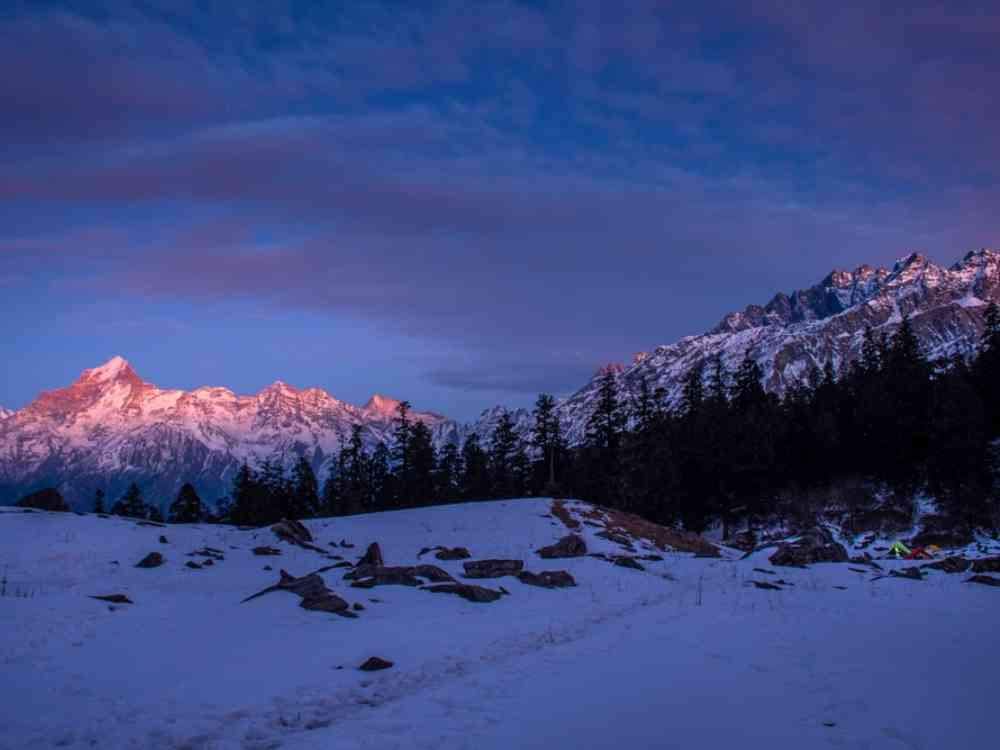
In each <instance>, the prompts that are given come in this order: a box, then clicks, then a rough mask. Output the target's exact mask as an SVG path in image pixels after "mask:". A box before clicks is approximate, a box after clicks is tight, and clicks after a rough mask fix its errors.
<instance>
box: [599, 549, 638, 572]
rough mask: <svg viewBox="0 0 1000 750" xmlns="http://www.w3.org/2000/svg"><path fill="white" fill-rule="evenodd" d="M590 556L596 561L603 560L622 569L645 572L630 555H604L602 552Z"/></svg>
mask: <svg viewBox="0 0 1000 750" xmlns="http://www.w3.org/2000/svg"><path fill="white" fill-rule="evenodd" d="M590 556H591V557H596V558H597V559H598V560H605V561H607V562H609V563H613V564H615V565H618V566H619V567H622V568H631V569H632V570H645V568H644V567H643V566H642V564H641V563H640V562H639V561H638V560H636V559H635V558H634V557H632V556H631V555H606V554H604V553H603V552H595V553H592V554H591V555H590Z"/></svg>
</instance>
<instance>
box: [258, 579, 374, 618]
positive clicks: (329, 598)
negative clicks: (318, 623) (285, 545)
mask: <svg viewBox="0 0 1000 750" xmlns="http://www.w3.org/2000/svg"><path fill="white" fill-rule="evenodd" d="M280 575H281V579H280V580H279V581H278V582H277V583H276V584H274V585H273V586H268V587H267V588H266V589H264V590H262V591H258V592H257V593H256V594H252V595H250V596H248V597H247V598H246V599H244V600H243V601H242V602H240V604H243V603H245V602H248V601H250V600H252V599H256V598H257V597H259V596H264V595H265V594H270V593H272V592H274V591H290V592H292V593H293V594H297V595H298V596H299V597H301V599H302V601H301V602H299V606H300V607H302V608H303V609H308V610H315V611H320V612H331V613H333V614H335V615H340V616H341V617H357V615H356V614H354V612H352V611H351V609H350V605H349V604H348V603H347V602H346V601H345V600H343V599H341V598H340V597H339V596H337V595H336V594H335V593H333V592H332V591H330V589H328V588H327V587H326V583H325V582H324V581H323V578H322V576H320V575H319V574H318V573H310V574H309V575H305V576H301V577H298V578H296V577H295V576H292V575H289V574H288V573H287V572H286V571H284V570H282V571H280Z"/></svg>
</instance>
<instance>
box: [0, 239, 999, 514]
mask: <svg viewBox="0 0 1000 750" xmlns="http://www.w3.org/2000/svg"><path fill="white" fill-rule="evenodd" d="M990 301H997V302H1000V253H997V252H996V251H991V250H981V251H978V252H973V253H969V254H968V255H966V256H965V258H963V259H962V260H961V261H960V262H959V263H956V264H955V265H954V266H952V267H951V268H947V269H946V268H942V267H940V266H937V265H935V264H933V263H931V262H930V261H928V260H927V259H926V258H925V257H923V256H922V255H918V254H912V255H909V256H907V257H906V258H903V259H901V260H900V261H898V262H897V263H896V264H895V266H893V268H891V269H885V268H880V269H873V268H870V267H868V266H861V267H860V268H858V269H857V270H855V271H853V272H847V271H834V272H833V273H831V274H830V275H829V276H827V277H826V278H825V279H823V280H822V281H821V282H820V283H819V284H817V285H815V286H813V287H811V288H809V289H805V290H802V291H797V292H793V293H792V294H778V295H776V296H775V297H774V299H772V300H771V301H770V302H768V303H767V304H766V305H764V306H758V305H750V306H749V307H747V308H745V309H744V310H743V311H742V312H736V313H731V314H729V315H726V316H725V317H724V318H723V320H722V321H721V322H720V323H719V324H718V325H717V326H715V327H714V328H713V329H712V330H710V331H708V332H707V333H704V334H702V335H699V336H688V337H686V338H683V339H681V340H680V341H678V342H676V343H674V344H670V345H667V346H659V347H657V348H656V349H654V350H652V351H650V352H642V353H640V354H638V355H636V357H635V359H634V361H633V362H632V363H631V364H630V365H628V366H623V365H609V366H606V367H605V368H602V369H601V370H599V371H598V373H597V374H596V375H595V376H594V378H593V379H592V380H591V381H590V382H589V383H587V384H586V385H585V386H584V387H583V388H581V389H580V390H579V391H577V392H576V393H574V394H573V395H571V396H569V397H568V398H565V399H562V400H561V401H559V402H558V405H557V412H558V414H559V416H560V418H561V420H562V422H563V426H564V432H565V434H566V436H567V438H568V439H569V441H570V442H571V443H578V442H580V441H581V440H582V438H583V436H584V433H585V428H586V423H587V420H588V418H589V417H590V414H591V412H592V410H593V407H594V404H595V403H596V398H597V390H598V387H599V381H600V378H601V376H602V375H603V374H604V373H605V372H607V371H608V367H610V368H611V371H612V372H614V373H615V377H616V380H617V382H618V385H619V389H620V392H621V395H622V396H623V397H625V398H630V397H632V396H634V395H635V394H637V393H638V390H639V387H640V384H641V383H642V381H643V380H645V381H646V382H647V383H648V385H649V387H650V388H651V389H653V388H657V387H662V388H663V389H664V390H665V392H666V394H667V397H668V399H669V400H670V401H671V402H676V401H677V400H678V399H679V397H680V392H681V387H682V383H683V380H684V377H685V375H686V374H687V373H688V372H689V371H690V370H691V368H694V367H698V366H699V365H703V364H708V363H709V362H710V361H711V360H712V359H713V358H714V357H715V356H716V355H720V356H721V358H722V361H723V363H724V364H725V366H726V368H727V370H728V371H729V372H733V371H735V369H736V368H737V367H738V366H739V363H740V361H741V360H742V359H743V357H744V356H745V355H746V354H747V353H749V354H750V356H751V357H753V358H754V359H755V360H757V362H758V363H759V364H760V365H761V367H762V369H763V371H764V385H765V387H767V388H768V389H769V390H771V391H774V392H777V393H783V392H784V391H785V389H786V388H787V387H788V386H789V385H791V384H793V383H796V382H801V381H803V380H804V379H805V378H807V377H809V375H810V372H811V371H812V370H813V368H816V369H817V370H822V368H823V367H824V365H825V364H826V362H827V361H831V362H832V363H833V365H834V368H835V369H836V370H837V371H840V370H842V369H843V368H844V367H845V366H846V365H847V364H849V363H850V362H851V361H853V360H854V359H855V358H856V357H857V356H858V355H859V353H860V349H861V344H862V340H863V336H864V330H865V327H866V326H868V325H870V326H872V327H873V328H875V329H876V330H882V331H886V332H889V333H891V332H893V331H894V330H895V329H896V328H897V327H898V325H899V324H900V323H901V322H902V319H903V316H904V315H905V316H909V317H910V320H911V322H912V325H913V327H914V330H915V332H916V334H917V336H918V337H919V339H920V341H921V343H922V345H923V347H924V350H925V352H926V353H927V354H928V355H929V356H931V357H947V356H951V355H953V354H955V353H957V352H960V353H969V352H971V351H972V350H973V349H974V348H975V346H976V343H977V342H978V340H979V337H980V336H981V334H982V330H983V313H984V311H985V309H986V306H987V305H988V303H989V302H990ZM398 403H399V402H397V401H395V400H394V399H391V398H388V397H386V396H381V395H376V396H373V397H372V398H371V399H370V400H369V401H368V403H366V404H365V405H364V406H355V405H353V404H349V403H345V402H343V401H339V400H338V399H336V398H334V397H332V396H331V395H330V394H329V393H327V392H326V391H324V390H322V389H319V388H307V389H302V390H300V389H297V388H293V387H292V386H290V385H287V384H285V383H282V382H280V381H279V382H275V383H274V384H272V385H270V386H268V387H267V388H264V389H263V390H261V391H260V392H259V393H256V394H254V395H251V396H239V395H236V394H235V393H233V392H232V391H230V390H229V389H227V388H212V387H202V388H197V389H195V390H193V391H181V390H168V389H161V388H158V387H156V386H155V385H152V384H150V383H146V382H144V381H143V380H142V379H141V378H140V377H139V376H138V375H137V374H136V372H135V371H134V370H133V369H132V367H131V366H130V365H129V364H128V362H126V361H125V360H124V359H122V358H121V357H115V358H113V359H111V360H110V361H108V362H107V363H105V364H104V365H102V366H101V367H97V368H95V369H92V370H85V371H84V372H83V374H82V375H81V376H80V378H79V379H78V380H77V381H76V382H75V383H74V384H72V385H71V386H69V387H68V388H62V389H58V390H55V391H49V392H47V393H43V394H42V395H40V396H39V397H38V398H37V399H35V401H33V402H32V403H31V404H29V405H28V406H26V407H25V408H24V409H21V410H20V411H17V412H14V413H13V414H7V415H6V416H5V412H3V411H2V410H0V502H4V501H8V502H12V501H14V500H16V499H17V498H18V497H19V496H21V495H23V494H24V493H25V492H27V491H30V490H33V489H38V488H39V487H43V486H56V487H58V488H59V489H60V490H61V491H62V492H63V494H64V496H65V497H66V498H67V500H69V501H70V502H71V503H75V504H76V505H77V506H84V507H87V506H88V505H89V503H90V501H91V498H92V497H93V492H94V490H95V488H97V487H103V488H105V489H106V491H107V493H108V496H109V497H110V498H115V497H117V495H119V494H120V493H121V492H122V491H123V490H124V488H125V486H126V485H127V484H128V483H129V482H131V481H133V480H135V481H138V482H140V484H141V486H142V487H143V489H144V490H145V494H146V496H147V499H149V500H156V501H159V502H161V503H164V504H165V503H168V502H169V501H170V500H171V499H172V498H173V497H174V496H175V495H176V492H177V489H178V488H179V486H180V485H181V484H182V483H183V482H187V481H190V482H193V483H194V484H195V485H196V487H197V488H198V490H199V491H200V492H201V493H202V495H203V497H205V498H206V499H209V500H214V499H216V498H218V497H221V496H223V495H225V494H226V493H227V491H228V489H229V487H230V482H231V479H232V474H233V473H234V472H235V470H236V469H237V468H238V467H239V465H240V464H241V463H242V462H243V461H247V462H249V463H251V464H255V463H258V462H260V461H261V460H263V459H265V458H272V457H276V458H278V459H280V460H281V461H283V462H284V463H285V464H286V465H288V464H290V463H292V462H293V461H294V460H295V459H297V458H298V457H299V456H305V457H307V458H308V459H309V460H310V461H311V462H312V464H313V466H314V467H315V469H316V471H317V473H318V474H319V476H320V477H321V478H323V477H325V475H326V472H327V471H328V468H329V465H330V462H331V459H332V458H333V457H334V456H335V455H336V453H337V452H338V451H339V449H340V447H341V445H342V444H343V442H344V441H345V440H347V439H348V438H349V436H350V433H351V428H352V427H353V426H354V425H360V426H361V427H362V430H363V436H364V440H365V443H366V444H367V446H368V447H369V448H372V447H374V445H375V444H377V443H378V442H379V441H382V440H384V441H386V442H389V441H390V437H391V433H392V429H393V424H392V420H393V418H394V416H395V414H396V407H397V405H398ZM508 411H509V413H510V414H511V416H512V418H513V421H514V424H515V429H516V431H517V432H518V433H519V434H521V435H522V436H525V437H526V436H527V434H528V432H529V431H530V429H531V424H532V420H531V414H530V411H528V410H526V409H515V410H508V409H507V408H506V407H503V406H495V407H493V408H490V409H487V410H485V411H484V412H483V413H482V415H481V416H480V417H479V418H478V419H477V420H476V421H475V422H473V423H471V424H468V425H460V424H458V423H457V422H455V421H453V420H450V419H448V418H446V417H443V416H441V415H439V414H433V413H429V412H411V414H412V416H413V418H414V419H419V420H420V421H422V422H424V423H425V424H427V425H428V427H430V428H431V431H432V434H433V437H434V441H435V443H436V445H437V446H438V447H439V448H440V447H441V446H443V445H444V444H446V443H447V442H460V441H461V440H463V439H464V437H465V436H466V435H467V434H469V433H475V434H476V435H478V436H479V438H480V440H481V441H482V443H483V444H484V447H485V446H488V442H489V439H490V436H491V435H492V433H493V431H494V430H495V428H496V425H497V422H498V420H499V419H500V417H501V416H502V415H503V414H504V413H505V412H508Z"/></svg>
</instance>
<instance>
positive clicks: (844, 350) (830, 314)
mask: <svg viewBox="0 0 1000 750" xmlns="http://www.w3.org/2000/svg"><path fill="white" fill-rule="evenodd" d="M991 301H992V302H998V303H1000V253H998V252H996V251H993V250H980V251H977V252H970V253H968V254H967V255H966V256H965V257H964V258H963V259H962V260H961V261H959V262H958V263H956V264H955V265H953V266H952V267H951V268H942V267H940V266H937V265H935V264H934V263H932V262H930V261H929V260H928V259H927V258H925V257H924V256H923V255H920V254H917V253H913V254H911V255H908V256H906V257H905V258H902V259H900V260H899V261H897V262H896V264H895V265H894V266H893V267H892V268H891V269H886V268H877V269H876V268H871V267H869V266H861V267H860V268H858V269H856V270H855V271H834V272H833V273H831V274H830V275H828V276H827V277H826V278H825V279H823V280H822V281H821V282H820V283H819V284H817V285H815V286H813V287H810V288H809V289H805V290H802V291H796V292H793V293H792V294H778V295H776V296H775V297H774V298H773V299H772V300H771V301H770V302H768V303H767V304H766V305H764V306H763V307H761V306H758V305H750V306H749V307H747V308H745V309H744V310H743V311H742V312H734V313H730V314H729V315H726V316H725V317H724V318H723V319H722V321H721V322H720V323H719V324H718V325H717V326H715V327H714V328H713V329H712V330H710V331H708V332H707V333H705V334H702V335H700V336H688V337H686V338H683V339H681V340H680V341H678V342H676V343H674V344H670V345H667V346H658V347H657V348H655V349H653V350H652V351H649V352H641V353H639V354H637V355H636V357H635V359H634V360H633V362H632V363H631V364H630V365H628V366H621V365H614V366H612V367H613V368H614V370H615V372H616V378H617V381H618V384H619V389H620V393H621V394H622V395H623V396H625V397H633V396H635V395H636V394H638V391H639V387H640V384H641V383H642V381H643V380H645V381H646V382H647V383H648V385H649V387H650V389H651V390H652V389H655V388H657V387H662V388H663V389H664V390H665V391H666V394H667V398H668V400H669V401H670V402H671V403H677V401H678V400H679V398H680V395H681V389H682V384H683V381H684V377H685V375H687V373H688V372H690V370H691V369H692V368H694V367H698V366H700V365H708V363H709V362H710V361H711V360H712V359H713V358H714V357H715V356H716V355H721V357H722V361H723V363H724V364H725V366H726V369H727V370H728V371H729V372H733V371H735V370H736V368H737V367H738V366H739V364H740V362H741V361H742V359H743V357H744V356H745V355H746V354H747V353H749V355H750V356H751V357H752V358H753V359H755V360H756V361H757V362H758V363H759V364H760V366H761V368H762V370H763V371H764V385H765V387H766V388H767V389H768V390H770V391H773V392H776V393H779V394H780V393H783V392H784V391H785V389H786V388H787V387H788V386H789V385H791V384H794V383H797V382H802V381H803V380H804V379H805V378H807V377H809V374H810V371H811V370H812V368H814V367H815V368H816V369H817V370H820V371H822V369H823V367H824V366H825V365H826V363H827V362H828V361H832V362H833V366H834V369H835V371H836V372H840V371H842V370H843V369H844V368H845V367H846V366H847V365H848V364H850V363H851V362H852V361H854V360H855V359H856V358H857V357H858V355H859V354H860V351H861V345H862V342H863V338H864V331H865V327H866V326H868V325H870V326H872V327H873V328H874V329H875V330H876V331H885V332H888V333H892V332H893V331H895V330H896V329H897V328H898V326H899V324H900V323H901V322H902V319H903V316H904V315H905V316H909V318H910V322H911V324H912V325H913V328H914V331H915V333H916V335H917V336H918V338H919V339H920V342H921V344H922V346H923V349H924V353H925V354H926V355H927V356H929V357H930V358H932V359H934V358H938V357H950V356H952V355H954V354H956V353H962V354H969V353H971V352H972V351H973V350H974V349H975V347H976V345H977V343H978V341H979V338H980V336H981V334H982V331H983V313H984V312H985V310H986V307H987V305H988V304H989V302H991ZM603 374H604V370H603V369H602V370H601V371H599V372H598V373H597V374H596V375H595V376H594V378H593V379H592V380H591V382H589V383H588V384H587V385H586V386H584V387H583V388H581V389H580V390H579V391H577V392H576V393H574V394H573V395H572V396H570V397H568V398H566V399H564V400H562V401H560V403H559V406H558V412H559V415H560V417H561V419H562V420H563V425H564V427H565V429H566V434H567V436H568V437H569V439H570V441H571V442H578V441H579V440H581V439H582V438H583V435H584V430H585V427H586V423H587V419H588V418H589V416H590V414H591V412H592V410H593V407H594V404H595V402H596V397H597V390H598V387H599V382H600V378H601V376H602V375H603ZM706 374H707V373H706Z"/></svg>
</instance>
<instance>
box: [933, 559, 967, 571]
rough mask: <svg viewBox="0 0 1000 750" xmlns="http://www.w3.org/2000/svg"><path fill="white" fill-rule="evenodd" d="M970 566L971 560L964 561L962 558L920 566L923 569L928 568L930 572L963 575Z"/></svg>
mask: <svg viewBox="0 0 1000 750" xmlns="http://www.w3.org/2000/svg"><path fill="white" fill-rule="evenodd" d="M970 565H972V561H971V560H966V559H965V558H964V557H946V558H945V559H944V560H938V561H937V562H932V563H927V565H922V566H921V567H923V568H930V569H931V570H943V571H944V572H945V573H964V572H965V571H967V570H968V569H969V566H970Z"/></svg>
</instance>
